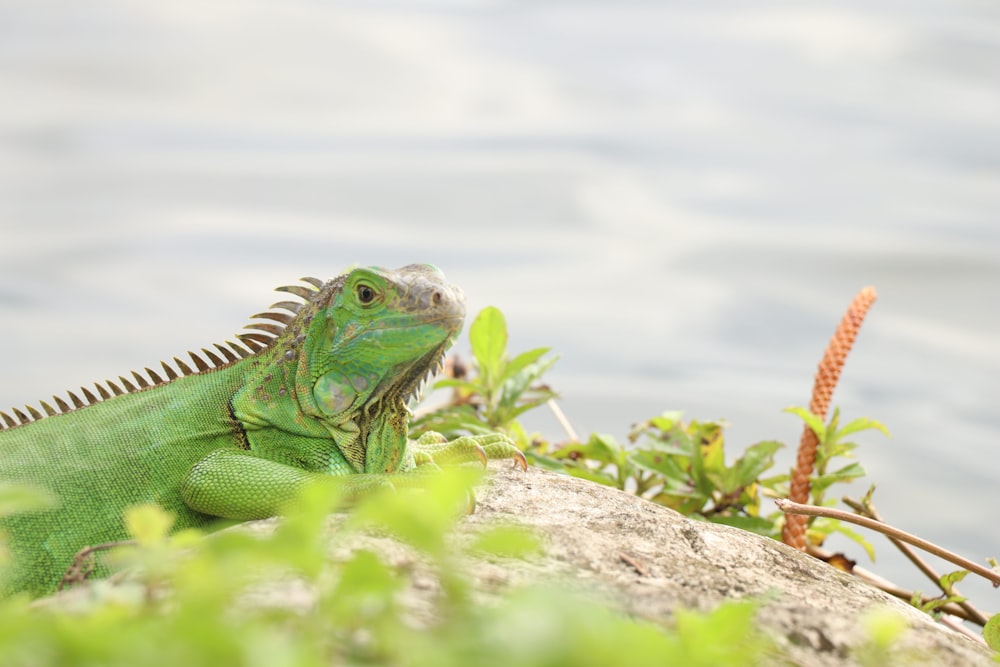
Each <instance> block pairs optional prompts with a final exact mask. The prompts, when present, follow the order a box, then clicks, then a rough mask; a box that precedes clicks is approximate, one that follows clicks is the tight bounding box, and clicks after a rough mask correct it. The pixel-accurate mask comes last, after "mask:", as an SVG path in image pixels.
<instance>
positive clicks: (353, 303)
mask: <svg viewBox="0 0 1000 667" xmlns="http://www.w3.org/2000/svg"><path fill="white" fill-rule="evenodd" d="M336 284H337V286H338V287H339V289H334V290H331V298H330V300H329V303H328V304H326V305H325V306H324V307H321V308H319V309H318V310H317V312H316V313H315V314H314V315H313V321H312V322H311V323H310V326H309V332H308V333H307V335H306V337H305V341H304V343H305V344H304V348H303V350H302V352H303V354H304V355H305V356H306V360H307V364H305V365H304V367H300V372H307V373H308V380H307V382H308V383H309V384H310V386H311V395H312V399H313V401H314V405H315V407H316V408H317V409H318V410H319V411H320V413H322V415H323V416H326V417H332V418H334V419H336V418H337V417H338V416H341V415H346V414H349V413H352V412H357V411H359V410H361V409H362V408H363V406H366V405H369V404H371V403H373V402H376V401H381V402H388V401H390V400H393V401H395V400H397V399H401V400H402V401H405V400H406V399H407V398H409V397H410V396H412V395H413V394H414V393H416V392H417V390H418V389H419V386H420V384H421V382H422V381H423V380H424V379H425V378H426V377H427V375H429V374H430V373H431V372H432V371H433V370H435V369H437V367H438V365H439V364H440V362H441V358H442V356H443V355H444V351H445V350H446V349H447V348H448V347H450V346H451V344H452V343H453V342H454V341H455V337H456V336H458V334H459V332H460V331H461V329H462V323H463V321H464V319H465V297H464V295H463V294H462V291H461V290H460V289H458V288H457V287H454V286H452V285H449V284H448V283H446V282H445V278H444V274H443V273H441V271H439V270H438V269H437V268H436V267H434V266H431V265H429V264H413V265H410V266H406V267H403V268H402V269H398V270H395V271H392V270H389V269H382V268H376V267H370V268H363V269H355V270H353V271H351V272H350V273H348V274H346V275H345V276H342V277H341V278H339V279H338V280H337V281H336ZM303 379H305V378H303Z"/></svg>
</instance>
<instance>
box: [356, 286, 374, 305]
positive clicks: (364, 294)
mask: <svg viewBox="0 0 1000 667" xmlns="http://www.w3.org/2000/svg"><path fill="white" fill-rule="evenodd" d="M374 300H375V290H373V289H372V288H371V287H369V286H368V285H358V301H360V302H361V305H363V306H367V305H368V304H369V303H371V302H372V301H374Z"/></svg>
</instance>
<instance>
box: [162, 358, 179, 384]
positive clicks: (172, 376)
mask: <svg viewBox="0 0 1000 667" xmlns="http://www.w3.org/2000/svg"><path fill="white" fill-rule="evenodd" d="M160 365H161V366H163V372H164V373H166V374H167V380H168V381H171V380H176V379H177V378H179V377H180V375H178V374H177V371H175V370H174V368H173V366H171V365H170V364H168V363H167V362H165V361H161V362H160Z"/></svg>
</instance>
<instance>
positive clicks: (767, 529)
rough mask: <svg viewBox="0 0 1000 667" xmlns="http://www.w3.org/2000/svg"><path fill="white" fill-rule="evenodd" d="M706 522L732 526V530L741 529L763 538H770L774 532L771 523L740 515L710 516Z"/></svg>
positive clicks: (758, 518) (755, 517)
mask: <svg viewBox="0 0 1000 667" xmlns="http://www.w3.org/2000/svg"><path fill="white" fill-rule="evenodd" d="M708 520H709V521H711V522H712V523H721V524H723V525H726V526H733V527H734V528H742V529H743V530H748V531H750V532H751V533H757V534H758V535H764V536H765V537H770V536H772V535H773V534H774V532H775V530H774V522H773V521H769V520H767V519H762V518H761V517H758V516H744V515H742V514H733V515H729V516H725V515H717V514H712V515H709V516H708Z"/></svg>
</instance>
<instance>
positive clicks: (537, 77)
mask: <svg viewBox="0 0 1000 667" xmlns="http://www.w3.org/2000/svg"><path fill="white" fill-rule="evenodd" d="M755 7H756V8H755V9H753V10H751V9H750V8H749V7H748V6H747V5H746V4H745V3H738V2H722V1H718V2H706V3H697V4H690V3H673V2H662V3H648V2H586V3H572V2H535V3H517V2H500V1H497V2H481V3H472V2H463V3H450V2H413V1H410V2H380V3H339V4H336V5H327V4H321V3H309V2H290V3H282V4H276V3H255V2H240V3H236V2H231V3H213V4H212V5H211V6H206V5H204V4H202V3H194V2H189V1H181V2H176V1H175V2H169V3H168V2H147V3H143V4H142V5H141V6H135V5H132V4H129V3H120V2H112V1H110V0H104V1H101V2H96V3H88V4H87V5H86V6H84V5H79V4H71V3H60V2H48V3H46V2H32V3H7V4H4V5H0V100H2V103H0V318H2V322H3V332H2V334H0V346H2V348H0V349H3V350H5V351H6V354H5V355H4V362H3V372H2V376H0V377H2V382H0V404H2V406H3V407H4V408H5V407H6V406H8V405H15V404H23V403H24V402H26V401H35V400H36V399H37V398H40V397H43V396H46V395H48V394H51V393H52V392H53V391H62V390H63V389H65V388H68V387H71V386H79V385H80V384H83V383H88V382H90V381H92V380H95V379H103V378H104V377H107V376H109V375H112V374H118V373H120V372H123V371H127V370H128V369H130V368H132V367H139V366H145V365H149V364H151V363H154V362H155V361H157V360H158V359H159V358H161V357H165V356H172V355H174V354H177V353H179V352H182V351H183V350H186V349H188V348H191V347H200V346H202V345H204V344H205V343H206V342H210V341H214V340H217V339H221V338H225V337H228V336H230V334H231V333H232V332H233V331H234V330H235V329H236V328H238V327H240V326H242V323H243V322H244V320H245V318H246V316H247V315H249V314H250V313H252V312H257V311H258V310H260V309H261V308H262V307H263V306H266V305H268V304H269V303H271V301H272V300H274V299H272V298H271V295H270V294H269V290H270V289H271V288H272V287H273V286H275V285H277V284H282V283H285V282H287V281H289V280H290V279H294V278H296V277H298V276H299V275H306V274H316V275H321V276H324V277H327V276H330V275H333V274H335V273H336V272H338V271H339V270H341V269H342V268H344V267H346V266H347V265H349V264H352V263H355V262H358V263H364V264H381V265H387V266H398V265H402V264H406V263H409V262H412V261H430V262H434V263H436V264H438V265H439V266H441V267H442V268H443V269H444V270H445V271H446V273H447V274H448V275H449V277H450V278H451V279H453V280H454V281H455V282H457V283H459V284H461V285H462V286H463V287H464V289H465V290H466V292H467V294H468V295H469V299H470V310H472V311H473V312H475V311H476V310H478V309H479V308H481V307H482V306H484V305H486V304H495V305H497V306H499V307H500V308H502V310H503V311H504V312H505V313H506V314H507V317H508V320H509V325H510V328H511V332H512V334H511V338H512V345H513V346H514V347H515V348H519V349H524V348H527V347H529V346H536V345H551V346H552V347H553V349H554V350H555V351H556V352H558V353H559V354H560V355H561V360H560V362H559V364H558V365H557V367H556V370H555V371H554V372H553V378H552V379H553V382H554V383H555V385H556V386H557V387H558V388H559V389H560V390H561V391H562V394H563V403H562V404H563V408H564V410H565V411H566V413H567V414H568V416H569V417H570V419H571V420H572V421H573V423H574V425H575V427H576V429H577V430H578V431H580V432H583V433H586V432H589V431H593V430H599V431H605V432H610V433H614V434H616V435H617V436H619V437H622V436H623V435H624V433H625V432H626V430H627V428H628V426H629V424H630V423H632V422H634V421H637V420H640V419H643V418H645V417H648V416H651V415H652V414H656V413H658V412H660V411H661V410H664V409H667V408H676V409H683V410H685V411H686V413H687V414H688V415H690V416H691V417H699V418H714V417H726V418H728V419H729V420H730V421H731V422H732V424H733V426H732V429H731V430H730V436H729V442H730V448H731V449H733V450H734V451H739V449H740V447H741V446H742V445H745V444H748V443H750V442H754V441H756V440H760V439H765V438H767V439H770V438H777V439H781V440H784V441H786V442H789V443H792V442H794V441H795V440H797V438H798V433H799V428H798V424H797V423H796V421H795V419H794V418H792V417H790V416H787V415H785V414H783V413H781V408H783V407H785V406H788V405H793V404H798V405H801V404H805V403H807V402H808V392H809V389H810V386H811V382H812V373H813V370H814V368H815V364H816V363H817V361H818V359H819V357H820V355H821V353H822V350H823V346H824V345H825V343H826V341H827V339H828V338H829V336H830V334H831V333H832V331H833V329H834V327H835V326H836V323H837V321H838V319H839V317H840V315H841V313H842V312H843V310H844V309H845V308H846V306H847V304H848V303H849V302H850V300H851V298H852V297H853V295H854V293H855V292H856V291H857V290H858V289H859V288H860V287H862V286H864V285H869V284H870V285H874V286H875V287H876V288H877V289H878V290H879V293H880V300H879V302H878V303H877V304H876V306H875V308H874V310H873V311H872V313H871V315H870V317H869V321H868V323H866V325H865V328H864V331H863V332H862V335H861V337H860V339H859V341H858V344H857V346H856V349H855V352H854V353H853V354H852V356H851V358H850V360H849V362H848V366H847V369H846V371H845V373H844V376H843V380H842V384H841V386H840V388H839V389H838V392H837V394H836V396H835V402H836V403H837V404H839V405H841V406H842V408H843V410H844V411H845V413H846V415H847V416H848V417H852V416H859V415H866V416H871V417H875V418H878V419H881V420H882V421H884V422H885V423H886V424H887V425H888V426H889V428H890V429H891V430H892V432H893V434H894V438H893V439H892V440H884V439H882V438H881V437H875V436H872V437H865V438H864V440H863V445H862V449H861V455H862V459H863V461H864V463H865V464H866V466H867V468H868V469H869V471H870V473H871V474H870V477H871V479H872V480H873V481H875V482H877V483H878V485H879V491H878V494H877V495H876V500H877V501H878V504H879V506H880V509H881V510H882V511H883V513H884V514H885V515H886V516H887V517H888V518H890V519H891V520H893V521H895V522H896V523H898V524H900V525H902V526H905V527H908V528H911V529H913V530H915V531H917V532H920V533H921V534H923V535H924V536H926V537H929V538H932V539H935V540H937V541H940V542H942V543H945V544H947V545H949V546H950V547H952V548H954V549H957V550H960V551H964V552H966V553H968V554H969V555H971V556H972V557H974V558H978V559H982V558H983V557H985V556H987V555H994V556H1000V536H998V534H997V531H996V530H995V528H994V526H995V524H996V521H995V516H994V515H995V510H994V508H995V507H996V506H997V503H998V501H1000V490H998V488H997V483H996V479H997V476H998V473H1000V464H998V463H997V460H998V459H997V451H998V449H997V447H998V439H1000V412H998V409H997V407H996V397H997V396H998V395H1000V381H998V380H997V377H998V372H1000V345H998V337H997V334H996V332H997V330H998V328H1000V301H998V297H997V288H998V285H1000V223H998V220H997V217H998V212H1000V87H998V86H997V85H996V82H997V81H1000V31H998V30H997V28H998V17H1000V10H998V9H997V8H996V6H995V5H993V4H990V3H972V2H966V3H952V2H945V1H943V0H941V1H927V2H912V1H907V2H902V1H900V2H887V3H880V4H879V5H878V6H877V7H873V6H872V5H871V3H862V2H847V3H837V4H833V3H830V4H815V5H810V6H808V7H806V6H802V5H801V4H799V3H781V2H771V3H764V4H762V5H756V6H755ZM460 346H461V347H463V348H464V347H465V343H464V342H463V343H461V344H460ZM532 426H533V427H535V428H537V429H540V430H542V431H543V432H545V433H546V434H547V435H550V436H552V437H557V438H558V437H561V433H560V431H559V428H558V426H557V424H556V423H555V421H554V420H553V419H551V418H550V417H548V416H547V415H544V414H543V415H540V416H537V417H536V418H534V420H533V421H532ZM863 491H864V489H862V488H858V489H853V490H852V493H854V495H860V494H861V493H863ZM877 546H878V548H879V551H880V554H882V555H883V558H884V562H883V561H880V564H879V567H878V569H880V571H882V572H887V573H888V574H890V575H891V576H896V578H898V579H900V580H901V581H903V582H904V583H911V585H916V586H920V587H922V588H923V589H924V590H927V589H928V586H927V585H926V584H923V583H913V582H918V581H919V580H917V579H916V578H915V577H914V576H911V575H909V573H908V571H906V570H904V569H903V567H902V566H901V565H899V563H897V562H896V561H894V560H893V558H891V557H890V552H889V547H888V546H887V545H885V544H883V543H882V542H879V541H877ZM970 590H973V589H970ZM984 595H989V593H986V594H984ZM984 606H986V607H987V608H989V603H988V601H987V602H985V603H984ZM993 606H994V607H996V606H1000V605H993Z"/></svg>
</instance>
